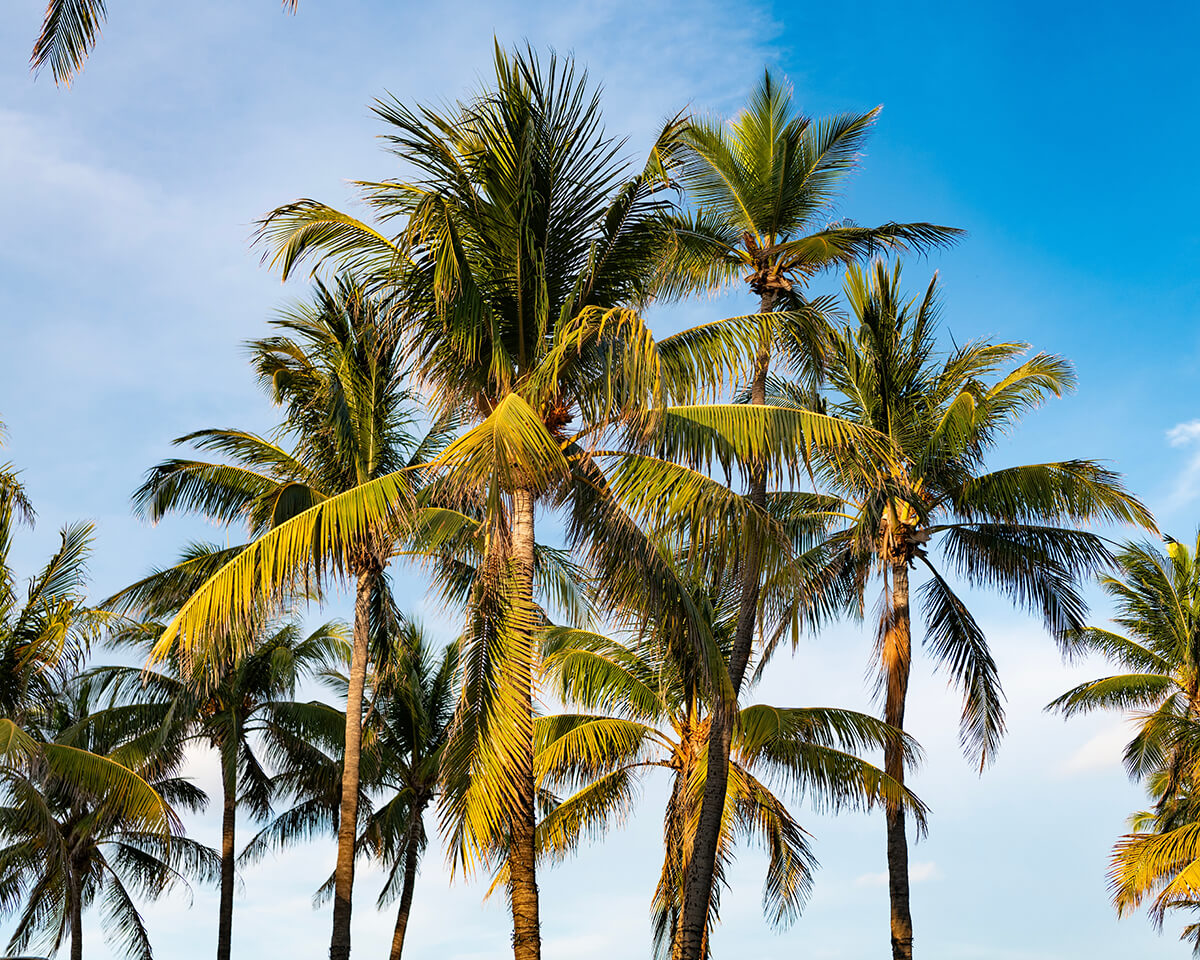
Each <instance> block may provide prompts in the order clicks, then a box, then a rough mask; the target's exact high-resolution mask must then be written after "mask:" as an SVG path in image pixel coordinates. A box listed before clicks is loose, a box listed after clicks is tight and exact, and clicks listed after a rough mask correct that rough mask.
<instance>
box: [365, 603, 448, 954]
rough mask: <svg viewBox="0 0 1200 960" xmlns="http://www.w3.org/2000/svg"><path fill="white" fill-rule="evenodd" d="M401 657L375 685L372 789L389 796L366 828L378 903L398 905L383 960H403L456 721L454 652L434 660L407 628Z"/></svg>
mask: <svg viewBox="0 0 1200 960" xmlns="http://www.w3.org/2000/svg"><path fill="white" fill-rule="evenodd" d="M406 627H407V629H406V630H405V635H404V637H403V638H402V641H401V647H400V655H399V656H398V657H397V658H396V660H395V662H393V663H392V664H389V665H388V666H387V667H386V668H385V669H384V670H382V671H380V673H379V675H378V676H377V677H376V679H375V682H374V684H373V685H372V697H371V707H372V712H373V714H374V717H373V720H374V722H373V723H372V724H371V726H370V729H371V736H372V738H373V740H374V744H373V749H374V751H375V752H376V755H377V763H378V774H377V777H376V779H375V783H374V785H375V789H376V790H379V789H380V788H382V789H383V790H384V791H389V792H391V793H392V797H391V798H390V799H389V800H388V801H387V802H386V803H384V804H383V805H382V806H381V807H379V808H378V810H376V811H375V812H374V813H373V814H372V816H371V817H369V818H368V819H367V820H366V822H365V823H364V824H363V837H364V839H365V841H366V843H367V845H368V846H369V848H370V849H371V851H372V854H373V856H374V857H375V858H376V859H378V860H380V861H381V862H383V863H384V864H386V865H387V868H388V876H387V882H386V884H385V886H384V889H383V891H382V892H381V893H380V895H379V904H380V906H383V905H384V904H385V903H388V902H391V901H393V900H395V901H397V903H398V906H397V910H396V926H395V929H394V931H393V933H392V946H391V950H390V952H389V953H388V960H400V955H401V953H402V952H403V950H404V935H405V932H406V931H407V929H408V918H409V913H410V911H411V909H412V898H413V889H414V887H415V885H416V879H417V867H418V865H419V863H420V859H421V854H422V853H423V852H424V850H425V846H426V842H427V835H426V833H425V811H426V809H427V808H428V807H429V805H430V803H432V802H433V800H434V799H435V798H436V796H437V793H438V790H439V789H440V781H441V767H442V756H443V753H444V751H445V749H446V742H447V739H448V737H449V733H450V724H451V722H452V720H453V716H454V705H455V692H456V689H457V683H456V681H457V674H458V647H457V645H454V644H451V645H450V646H448V647H446V648H445V649H443V650H442V652H441V655H440V656H438V655H436V654H435V651H434V649H433V647H432V646H431V645H430V643H429V641H428V640H427V639H426V637H425V636H424V634H423V632H422V631H421V628H420V627H419V626H418V625H416V624H414V623H412V622H409V623H408V624H407V625H406Z"/></svg>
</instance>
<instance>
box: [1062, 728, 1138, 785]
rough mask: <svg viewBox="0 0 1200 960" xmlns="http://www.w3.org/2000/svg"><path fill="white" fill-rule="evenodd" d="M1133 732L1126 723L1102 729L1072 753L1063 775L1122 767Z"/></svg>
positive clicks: (1065, 764) (1064, 766)
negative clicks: (1126, 745)
mask: <svg viewBox="0 0 1200 960" xmlns="http://www.w3.org/2000/svg"><path fill="white" fill-rule="evenodd" d="M1131 735H1132V734H1131V732H1130V730H1129V728H1128V726H1126V725H1125V724H1124V723H1119V724H1116V725H1114V726H1111V727H1109V728H1107V729H1106V730H1101V731H1100V732H1099V733H1098V734H1096V735H1095V736H1094V737H1092V738H1091V739H1090V740H1088V741H1087V742H1086V743H1084V744H1083V745H1082V746H1081V747H1080V748H1079V749H1078V750H1076V751H1075V752H1074V753H1072V754H1071V756H1069V757H1068V758H1067V760H1066V762H1065V763H1064V764H1063V766H1062V775H1063V776H1076V775H1079V774H1087V773H1097V772H1100V771H1105V770H1114V769H1120V767H1121V757H1122V755H1123V754H1124V752H1125V744H1126V743H1128V742H1129V738H1130V736H1131Z"/></svg>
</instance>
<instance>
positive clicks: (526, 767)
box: [508, 490, 542, 960]
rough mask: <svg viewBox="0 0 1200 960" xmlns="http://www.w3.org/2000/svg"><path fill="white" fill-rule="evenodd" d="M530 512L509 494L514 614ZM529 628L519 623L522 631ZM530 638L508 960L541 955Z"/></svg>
mask: <svg viewBox="0 0 1200 960" xmlns="http://www.w3.org/2000/svg"><path fill="white" fill-rule="evenodd" d="M533 510H534V496H533V493H532V492H531V491H529V490H515V491H513V515H512V548H511V549H512V553H511V563H512V566H513V574H514V576H515V578H516V581H517V585H518V590H519V595H518V596H517V597H516V601H517V603H518V604H520V605H521V606H523V607H524V609H523V610H521V611H519V615H520V616H522V617H524V616H528V615H531V614H532V612H533V550H534V539H533ZM532 627H533V625H532V624H531V623H529V624H524V623H523V624H520V629H522V630H532ZM534 656H535V653H534V649H533V640H532V637H531V638H530V646H529V650H528V655H527V657H526V658H525V659H524V660H523V661H522V663H521V664H520V666H519V669H520V670H521V671H522V673H523V676H521V677H519V678H517V681H518V683H519V684H520V691H521V694H520V695H521V698H522V703H521V709H522V713H523V718H524V716H528V718H529V722H528V725H527V728H526V730H524V731H523V742H522V744H521V754H520V756H519V758H518V760H517V762H518V764H519V766H518V769H517V770H514V771H513V774H514V779H515V780H516V782H517V797H516V803H515V806H514V810H513V820H512V833H511V838H512V839H511V848H510V850H509V854H508V870H509V896H510V899H511V901H512V921H513V958H514V960H540V958H541V955H542V935H541V925H540V923H539V919H538V888H537V871H536V863H535V859H536V849H535V846H534V831H535V828H536V825H537V807H536V805H535V801H536V792H535V784H534V779H533V682H534Z"/></svg>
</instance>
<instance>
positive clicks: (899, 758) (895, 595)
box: [883, 561, 913, 960]
mask: <svg viewBox="0 0 1200 960" xmlns="http://www.w3.org/2000/svg"><path fill="white" fill-rule="evenodd" d="M887 616H888V620H887V623H886V632H885V634H884V640H883V669H884V675H885V677H886V678H887V702H886V704H885V706H884V719H885V720H886V721H887V722H888V723H890V724H891V725H892V726H893V727H895V728H896V729H897V730H903V729H904V703H905V699H906V698H907V696H908V674H909V670H910V668H911V666H912V621H911V617H910V614H909V609H908V564H907V562H904V561H901V562H899V563H895V564H893V565H892V596H891V608H890V610H889V611H888V613H887ZM883 765H884V770H885V771H886V772H887V775H888V776H889V777H891V778H892V779H894V780H895V781H897V782H898V783H900V784H903V783H904V755H903V752H902V750H901V747H900V744H898V743H894V742H893V743H890V744H889V745H888V746H887V747H886V749H885V750H884V757H883ZM904 820H905V816H904V808H903V807H902V806H901V805H900V804H898V803H889V804H888V806H887V859H888V893H889V895H890V898H891V905H892V960H912V942H913V927H912V913H911V911H910V909H909V889H908V838H907V836H906V835H905V823H904Z"/></svg>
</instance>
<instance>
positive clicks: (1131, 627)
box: [1046, 536, 1200, 939]
mask: <svg viewBox="0 0 1200 960" xmlns="http://www.w3.org/2000/svg"><path fill="white" fill-rule="evenodd" d="M1197 556H1200V536H1198V537H1197V540H1196V542H1195V543H1194V545H1193V546H1192V547H1191V548H1190V549H1189V547H1188V545H1187V544H1184V543H1180V542H1179V541H1176V540H1173V539H1171V538H1169V537H1168V538H1166V549H1165V550H1163V549H1162V548H1160V547H1157V546H1155V545H1153V544H1150V543H1129V544H1126V546H1125V548H1124V549H1123V550H1121V551H1120V552H1119V553H1118V554H1117V557H1116V561H1117V571H1116V572H1114V573H1112V574H1107V575H1105V576H1103V577H1101V578H1100V584H1101V586H1102V588H1103V589H1104V592H1105V593H1106V594H1108V596H1109V597H1110V598H1111V599H1112V601H1113V603H1114V605H1115V607H1116V611H1115V616H1114V617H1113V618H1112V620H1113V623H1114V625H1115V627H1116V629H1115V630H1114V629H1108V628H1104V627H1097V626H1087V627H1083V628H1081V629H1078V630H1074V631H1072V632H1071V633H1069V634H1068V635H1067V637H1066V642H1067V644H1068V650H1069V651H1070V652H1071V653H1072V654H1073V655H1087V654H1097V655H1099V656H1101V657H1103V658H1104V659H1106V660H1107V661H1108V662H1110V663H1111V664H1113V666H1115V667H1118V668H1120V669H1122V670H1123V671H1125V672H1123V673H1118V674H1113V675H1110V676H1106V677H1101V678H1099V679H1096V680H1091V681H1088V682H1086V683H1081V684H1079V685H1078V686H1076V687H1074V688H1072V689H1071V690H1068V691H1067V692H1066V693H1064V694H1063V695H1062V696H1060V697H1058V698H1056V699H1055V700H1054V701H1052V702H1051V703H1050V704H1049V705H1048V706H1047V708H1046V709H1047V710H1053V711H1056V712H1059V713H1061V714H1063V716H1066V717H1072V716H1076V715H1079V714H1084V713H1090V712H1092V711H1096V710H1111V711H1116V712H1119V713H1121V714H1123V715H1130V714H1132V720H1133V723H1134V724H1135V729H1136V733H1135V735H1134V737H1133V739H1132V740H1131V741H1130V742H1129V744H1128V745H1127V746H1126V748H1125V768H1126V770H1127V771H1128V772H1129V775H1130V777H1132V778H1135V779H1140V780H1142V781H1144V783H1145V784H1146V786H1147V788H1148V790H1149V793H1150V795H1151V797H1152V799H1153V800H1154V804H1155V806H1154V809H1153V810H1151V811H1147V812H1145V813H1141V814H1138V815H1136V816H1135V817H1134V824H1133V825H1134V829H1135V831H1136V832H1134V833H1131V834H1129V835H1127V836H1125V837H1123V838H1122V839H1121V840H1119V841H1118V842H1117V845H1116V848H1115V849H1114V852H1113V861H1112V869H1111V872H1110V880H1111V889H1112V892H1113V899H1114V901H1115V903H1116V905H1117V907H1118V909H1119V910H1120V911H1121V912H1125V911H1127V910H1132V909H1135V908H1136V907H1138V906H1139V905H1141V904H1143V903H1146V902H1149V905H1150V915H1151V918H1152V919H1153V920H1154V921H1155V923H1156V924H1159V925H1161V924H1162V922H1163V920H1164V917H1165V915H1166V913H1167V912H1168V911H1169V910H1172V909H1194V908H1195V906H1196V900H1197V899H1200V844H1198V842H1197V841H1198V840H1200V831H1197V829H1196V824H1197V823H1198V822H1200V806H1198V805H1197V802H1196V784H1197V783H1200V563H1198V562H1197ZM1195 936H1196V930H1195V925H1192V926H1191V927H1189V928H1187V929H1186V930H1185V931H1184V933H1183V937H1184V938H1193V939H1194V938H1195Z"/></svg>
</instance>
